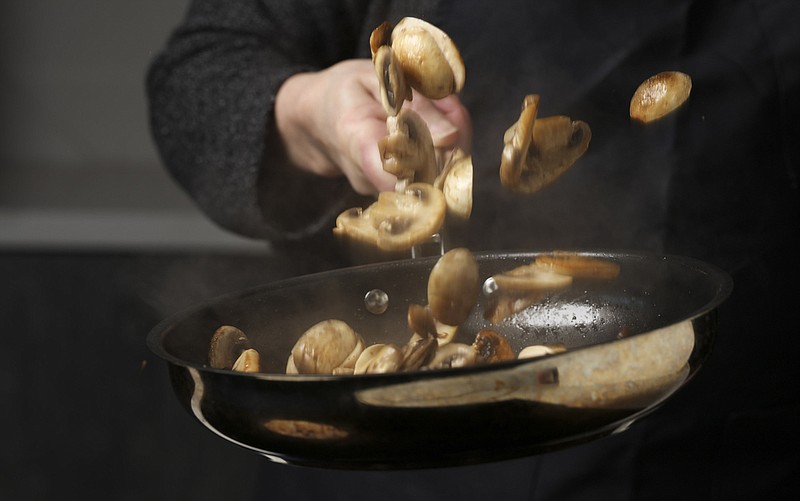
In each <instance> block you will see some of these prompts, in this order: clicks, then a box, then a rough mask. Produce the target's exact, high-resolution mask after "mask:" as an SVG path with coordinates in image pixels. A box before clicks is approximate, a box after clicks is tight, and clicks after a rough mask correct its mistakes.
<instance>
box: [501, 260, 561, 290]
mask: <svg viewBox="0 0 800 501" xmlns="http://www.w3.org/2000/svg"><path fill="white" fill-rule="evenodd" d="M487 281H493V282H494V286H495V288H496V289H498V290H500V291H549V290H556V289H561V288H564V287H567V286H569V285H570V284H571V283H572V277H571V276H569V275H562V274H560V273H554V272H552V271H546V270H542V269H540V268H539V267H538V266H537V265H536V263H535V262H533V263H531V264H526V265H522V266H518V267H517V268H514V269H513V270H510V271H506V272H503V273H500V274H498V275H494V276H492V277H490V278H489V279H488V280H487Z"/></svg>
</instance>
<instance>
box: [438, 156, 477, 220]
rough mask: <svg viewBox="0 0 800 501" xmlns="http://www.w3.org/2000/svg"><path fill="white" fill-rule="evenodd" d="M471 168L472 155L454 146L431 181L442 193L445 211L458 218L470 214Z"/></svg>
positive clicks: (466, 216) (465, 217)
mask: <svg viewBox="0 0 800 501" xmlns="http://www.w3.org/2000/svg"><path fill="white" fill-rule="evenodd" d="M473 170H474V169H473V167H472V155H467V154H466V153H465V152H464V151H463V150H462V149H461V148H456V149H455V150H453V154H452V155H450V159H449V160H448V162H447V164H446V165H445V166H444V169H442V172H441V174H439V176H438V177H437V178H436V180H435V181H434V183H433V185H434V186H436V187H437V188H439V189H441V190H442V193H444V200H445V202H446V203H447V213H448V214H450V215H453V216H455V217H457V218H458V219H462V220H466V219H469V217H470V216H471V215H472V186H473V182H472V180H473V177H474V174H473Z"/></svg>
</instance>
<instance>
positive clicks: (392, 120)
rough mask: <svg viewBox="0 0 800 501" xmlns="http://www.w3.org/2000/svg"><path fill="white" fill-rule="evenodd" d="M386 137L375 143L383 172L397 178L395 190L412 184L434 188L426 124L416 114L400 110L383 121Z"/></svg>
mask: <svg viewBox="0 0 800 501" xmlns="http://www.w3.org/2000/svg"><path fill="white" fill-rule="evenodd" d="M386 126H387V128H388V130H389V135H387V136H386V137H384V138H382V139H381V140H380V141H378V150H379V151H380V154H381V160H382V161H383V170H385V171H386V172H388V173H390V174H394V175H395V176H397V180H398V188H400V189H402V188H403V187H404V186H405V185H406V184H408V183H412V182H418V183H428V184H433V181H434V180H435V179H436V174H437V170H438V169H437V165H436V152H435V150H434V148H433V138H432V137H431V131H430V129H428V124H426V123H425V120H423V119H422V117H421V116H419V114H418V113H417V112H416V111H414V110H412V109H408V108H403V109H402V110H400V112H399V113H398V114H397V116H394V117H392V116H390V117H389V118H388V119H387V120H386Z"/></svg>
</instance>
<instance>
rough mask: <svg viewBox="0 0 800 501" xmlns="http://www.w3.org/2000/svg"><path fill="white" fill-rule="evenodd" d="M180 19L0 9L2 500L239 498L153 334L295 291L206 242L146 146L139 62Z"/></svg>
mask: <svg viewBox="0 0 800 501" xmlns="http://www.w3.org/2000/svg"><path fill="white" fill-rule="evenodd" d="M185 6H186V2H185V1H177V2H176V1H173V2H164V1H156V0H145V1H137V2H131V1H123V0H73V1H69V2H60V1H55V0H30V1H24V2H22V1H14V2H2V4H1V5H0V63H1V64H0V325H2V326H4V332H3V334H2V336H0V340H1V341H0V356H1V357H2V360H3V363H2V364H0V405H2V411H0V444H1V445H0V499H4V500H12V499H13V500H18V499H20V500H52V499H65V498H68V497H69V498H72V497H76V498H80V499H114V500H124V499H131V500H134V499H136V500H140V499H194V500H206V499H208V500H212V499H223V498H229V497H236V496H237V495H239V496H240V497H244V498H247V497H248V493H249V492H251V485H252V482H253V478H254V475H255V471H256V466H257V463H258V462H259V461H260V460H261V458H259V457H257V456H256V455H254V454H252V453H249V452H246V451H244V450H241V449H239V448H237V447H235V446H232V445H229V444H227V443H226V442H224V441H223V440H220V439H219V438H217V437H216V436H214V435H213V434H212V433H210V432H208V431H207V430H205V429H204V428H202V426H201V425H200V424H199V423H197V422H196V421H195V420H194V419H193V418H192V417H191V416H190V415H189V414H188V413H186V411H184V409H183V408H181V407H180V406H179V404H178V403H177V400H176V399H175V398H174V397H173V395H172V393H171V387H170V386H169V380H168V377H167V372H166V367H165V365H164V364H163V363H161V361H160V360H157V359H155V357H154V356H153V355H151V354H150V352H149V351H148V350H147V347H146V345H145V337H146V335H147V333H148V331H149V330H150V329H151V328H152V327H153V326H154V325H155V324H156V323H158V322H159V321H160V320H161V319H163V318H164V317H165V316H167V315H169V314H171V313H175V312H177V311H179V310H180V309H182V308H184V307H187V306H189V305H191V304H193V303H197V302H198V301H202V300H204V299H207V298H209V297H212V296H215V295H218V294H222V293H224V292H228V291H232V290H237V289H240V288H242V287H247V286H250V285H254V284H257V283H262V282H264V281H267V280H271V279H273V278H276V277H280V276H283V275H287V274H289V273H291V268H287V267H285V266H277V265H276V264H275V263H274V262H273V260H272V259H271V258H270V257H269V249H268V248H267V247H266V246H265V245H264V244H263V243H260V242H258V243H257V242H251V241H248V240H245V239H242V238H239V237H237V236H234V235H232V234H229V233H226V232H224V231H223V230H220V229H218V228H216V227H214V226H213V225H212V224H211V223H210V222H208V220H207V219H206V218H205V217H204V216H203V215H202V214H201V213H200V212H199V211H198V210H197V209H196V208H195V207H194V206H193V205H192V203H191V202H190V201H189V199H188V198H187V197H186V196H185V195H184V194H183V193H182V192H180V191H179V190H178V188H176V186H175V185H174V184H173V182H172V180H171V179H170V178H169V177H168V175H167V174H166V172H165V171H164V169H163V167H162V166H161V164H160V162H159V160H158V158H157V155H156V152H155V149H154V147H153V145H152V142H151V139H150V135H149V131H148V127H147V115H146V113H147V112H146V105H145V102H146V101H145V94H144V73H145V69H146V67H147V64H148V62H149V61H150V59H151V57H152V56H153V54H154V51H156V50H157V49H158V48H160V47H161V46H162V45H163V43H164V40H165V39H166V37H167V36H168V33H169V31H170V30H171V29H172V27H173V26H174V25H175V24H177V21H178V19H179V18H180V16H181V15H182V13H183V10H184V8H185Z"/></svg>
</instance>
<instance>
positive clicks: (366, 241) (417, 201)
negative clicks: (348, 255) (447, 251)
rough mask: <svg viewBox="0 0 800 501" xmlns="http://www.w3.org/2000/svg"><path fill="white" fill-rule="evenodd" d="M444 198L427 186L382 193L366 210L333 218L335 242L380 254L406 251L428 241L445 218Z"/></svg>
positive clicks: (352, 211) (344, 213) (434, 189)
mask: <svg viewBox="0 0 800 501" xmlns="http://www.w3.org/2000/svg"><path fill="white" fill-rule="evenodd" d="M445 212H446V208H445V201H444V195H443V194H442V192H441V191H439V190H437V189H436V188H434V187H433V186H432V185H430V184H424V183H414V184H411V185H409V186H408V187H407V188H406V189H405V190H404V191H403V192H402V193H397V192H391V191H387V192H383V193H381V194H379V195H378V200H377V201H376V202H375V203H374V204H372V205H370V206H369V207H368V208H366V209H363V210H362V209H349V210H346V211H344V212H343V213H341V214H340V215H339V217H338V218H337V219H336V227H335V228H334V229H333V233H334V235H336V236H337V237H338V238H339V239H341V240H343V241H345V242H349V243H358V244H362V245H365V246H368V247H372V248H376V249H379V250H384V251H400V250H407V249H410V248H411V247H413V246H415V245H419V244H422V243H423V242H425V241H427V240H429V239H430V238H431V235H433V234H435V233H436V232H437V231H439V228H441V226H442V223H443V222H444V217H445Z"/></svg>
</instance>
